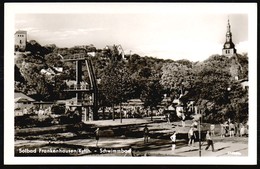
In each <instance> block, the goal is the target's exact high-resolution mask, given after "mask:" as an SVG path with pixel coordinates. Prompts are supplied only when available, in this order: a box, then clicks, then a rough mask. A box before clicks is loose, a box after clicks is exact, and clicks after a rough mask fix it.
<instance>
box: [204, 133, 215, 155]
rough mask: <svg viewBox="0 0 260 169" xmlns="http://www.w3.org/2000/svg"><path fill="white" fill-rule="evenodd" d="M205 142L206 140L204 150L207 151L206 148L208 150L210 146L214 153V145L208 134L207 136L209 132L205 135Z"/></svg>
mask: <svg viewBox="0 0 260 169" xmlns="http://www.w3.org/2000/svg"><path fill="white" fill-rule="evenodd" d="M206 140H207V144H208V145H207V147H206V148H205V150H208V148H209V146H211V147H212V151H213V152H214V151H215V150H214V144H213V141H212V139H211V137H210V134H209V131H207V134H206Z"/></svg>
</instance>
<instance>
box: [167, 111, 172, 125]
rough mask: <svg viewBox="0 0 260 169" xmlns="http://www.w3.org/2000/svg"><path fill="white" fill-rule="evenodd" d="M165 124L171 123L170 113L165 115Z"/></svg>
mask: <svg viewBox="0 0 260 169" xmlns="http://www.w3.org/2000/svg"><path fill="white" fill-rule="evenodd" d="M167 123H171V121H170V113H168V114H167Z"/></svg>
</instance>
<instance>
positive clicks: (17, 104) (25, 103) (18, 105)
mask: <svg viewBox="0 0 260 169" xmlns="http://www.w3.org/2000/svg"><path fill="white" fill-rule="evenodd" d="M34 102H35V100H34V99H33V98H31V97H29V96H26V95H25V94H23V93H21V92H15V93H14V109H15V115H16V116H19V115H23V114H27V112H28V109H29V108H31V107H32V106H33V103H34Z"/></svg>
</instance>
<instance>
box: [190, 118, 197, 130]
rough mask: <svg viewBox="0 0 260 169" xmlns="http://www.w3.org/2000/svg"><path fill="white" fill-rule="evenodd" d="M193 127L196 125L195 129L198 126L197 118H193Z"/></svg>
mask: <svg viewBox="0 0 260 169" xmlns="http://www.w3.org/2000/svg"><path fill="white" fill-rule="evenodd" d="M191 127H194V128H195V129H197V128H198V122H197V121H196V120H195V119H193V122H192V124H191Z"/></svg>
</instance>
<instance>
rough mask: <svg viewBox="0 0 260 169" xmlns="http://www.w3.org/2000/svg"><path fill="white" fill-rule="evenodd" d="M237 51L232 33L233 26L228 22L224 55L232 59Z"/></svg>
mask: <svg viewBox="0 0 260 169" xmlns="http://www.w3.org/2000/svg"><path fill="white" fill-rule="evenodd" d="M236 53H237V51H236V49H235V44H234V43H233V42H232V33H231V26H230V23H229V20H228V24H227V33H226V42H225V43H224V45H223V49H222V55H224V56H227V57H231V56H233V55H234V54H236Z"/></svg>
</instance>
